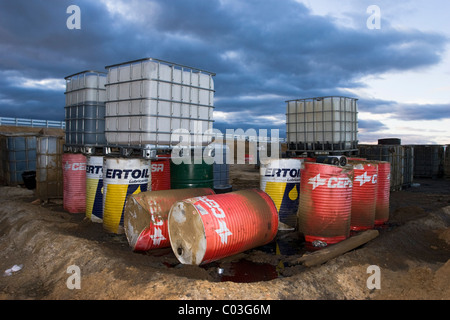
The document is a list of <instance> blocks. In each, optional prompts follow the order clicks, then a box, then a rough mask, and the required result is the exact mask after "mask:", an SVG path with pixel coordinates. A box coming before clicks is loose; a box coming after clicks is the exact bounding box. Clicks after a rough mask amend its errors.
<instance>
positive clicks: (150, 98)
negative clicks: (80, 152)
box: [105, 58, 215, 145]
mask: <svg viewBox="0 0 450 320" xmlns="http://www.w3.org/2000/svg"><path fill="white" fill-rule="evenodd" d="M106 68H107V70H108V77H107V84H106V93H107V102H106V115H105V120H106V128H105V134H106V140H107V143H108V144H118V145H146V144H152V145H169V144H170V142H171V133H172V131H173V130H175V129H186V130H188V131H189V132H190V133H194V132H199V131H200V132H205V131H206V130H210V129H212V123H213V108H214V81H213V76H214V75H215V74H214V73H211V72H207V71H203V70H200V69H195V68H191V67H186V66H181V65H178V64H175V63H170V62H166V61H162V60H156V59H152V58H146V59H141V60H136V61H130V62H124V63H121V64H118V65H112V66H107V67H106ZM177 143H178V142H177Z"/></svg>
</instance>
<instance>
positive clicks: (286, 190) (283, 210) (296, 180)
mask: <svg viewBox="0 0 450 320" xmlns="http://www.w3.org/2000/svg"><path fill="white" fill-rule="evenodd" d="M301 166H302V160H300V159H273V160H269V161H267V162H266V163H265V164H261V167H260V189H261V190H263V191H264V192H266V193H267V194H268V195H269V196H270V197H271V198H272V200H273V202H274V203H275V206H276V207H277V210H278V216H279V220H280V222H282V223H284V224H286V225H288V226H289V227H292V228H295V227H296V225H297V210H298V202H299V192H300V169H301Z"/></svg>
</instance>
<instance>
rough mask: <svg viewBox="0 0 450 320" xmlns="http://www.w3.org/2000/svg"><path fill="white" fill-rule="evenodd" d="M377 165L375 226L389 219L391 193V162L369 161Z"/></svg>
mask: <svg viewBox="0 0 450 320" xmlns="http://www.w3.org/2000/svg"><path fill="white" fill-rule="evenodd" d="M370 162H372V163H376V164H377V165H378V183H377V201H376V207H375V226H381V225H383V224H385V223H386V222H387V221H388V220H389V198H390V194H391V192H390V191H391V190H390V189H391V185H390V176H391V164H390V163H389V162H385V161H370Z"/></svg>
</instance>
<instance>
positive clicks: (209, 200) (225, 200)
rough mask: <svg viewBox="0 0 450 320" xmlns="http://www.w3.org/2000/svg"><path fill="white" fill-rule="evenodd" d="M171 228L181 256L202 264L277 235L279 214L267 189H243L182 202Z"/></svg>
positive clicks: (172, 217) (174, 246)
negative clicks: (266, 191)
mask: <svg viewBox="0 0 450 320" xmlns="http://www.w3.org/2000/svg"><path fill="white" fill-rule="evenodd" d="M168 227H169V238H170V244H171V247H172V250H173V252H174V253H175V255H176V257H177V259H178V260H179V261H180V262H181V263H183V264H192V265H200V264H206V263H209V262H212V261H215V260H219V259H222V258H225V257H228V256H231V255H234V254H237V253H240V252H243V251H246V250H249V249H252V248H255V247H258V246H262V245H264V244H267V243H269V242H270V241H272V240H273V239H274V237H275V236H276V234H277V229H278V213H277V208H276V207H275V204H274V203H273V201H272V199H271V198H270V197H269V195H267V193H265V192H264V191H262V190H259V189H250V190H242V191H236V192H230V193H223V194H216V195H211V196H202V197H195V198H190V199H185V200H183V201H178V202H176V203H175V204H174V205H173V206H172V208H171V209H170V212H169V219H168Z"/></svg>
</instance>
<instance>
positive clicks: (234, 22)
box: [0, 0, 450, 144]
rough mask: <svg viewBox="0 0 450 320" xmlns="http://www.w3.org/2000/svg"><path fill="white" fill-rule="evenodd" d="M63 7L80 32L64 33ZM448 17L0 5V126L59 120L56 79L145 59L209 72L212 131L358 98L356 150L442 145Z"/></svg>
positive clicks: (300, 6)
mask: <svg viewBox="0 0 450 320" xmlns="http://www.w3.org/2000/svg"><path fill="white" fill-rule="evenodd" d="M70 5H77V6H78V7H79V8H80V10H81V20H80V26H81V29H68V28H67V25H66V22H67V19H68V18H70V16H71V14H70V13H67V12H66V11H67V8H68V7H69V6H70ZM371 5H376V6H378V8H380V14H381V15H380V19H379V22H380V24H379V28H373V27H371V28H368V20H369V26H376V25H374V24H373V23H375V22H376V21H377V20H374V19H373V18H374V16H372V11H368V10H367V9H368V7H369V6H371ZM449 12H450V2H449V1H448V0H427V1H425V0H402V1H397V2H394V1H388V0H379V1H378V0H369V1H366V0H346V1H337V0H198V1H195V0H151V1H150V0H128V1H126V0H99V1H87V0H85V1H80V0H70V1H63V0H45V1H44V0H42V1H39V0H33V1H30V0H29V1H25V0H15V1H7V0H0V55H1V58H0V116H3V117H23V118H34V119H48V120H64V103H65V99H64V91H65V81H64V77H66V76H68V75H71V74H74V73H77V72H80V71H83V70H87V69H94V70H100V71H105V66H107V65H111V64H116V63H120V62H125V61H129V60H134V59H140V58H145V57H153V58H159V59H163V60H167V61H172V62H176V63H180V64H183V65H188V66H192V67H196V68H200V69H205V70H208V71H212V72H215V73H216V74H217V75H216V76H215V77H214V80H215V89H216V93H215V107H216V108H215V112H214V119H215V127H217V128H219V129H220V130H222V131H224V130H225V128H233V129H236V128H243V129H248V128H254V129H260V128H266V129H271V128H277V129H280V135H281V136H284V135H285V130H286V127H285V112H286V103H285V101H286V100H290V99H299V98H309V97H318V96H329V95H341V96H349V97H354V98H358V99H359V103H358V106H359V140H360V142H361V143H374V142H375V143H376V142H377V139H379V138H392V137H396V138H401V139H402V143H405V144H407V143H419V144H422V143H438V144H448V143H450V130H449V128H450V46H449V43H450V22H449V20H448V13H449ZM371 23H372V24H371Z"/></svg>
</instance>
